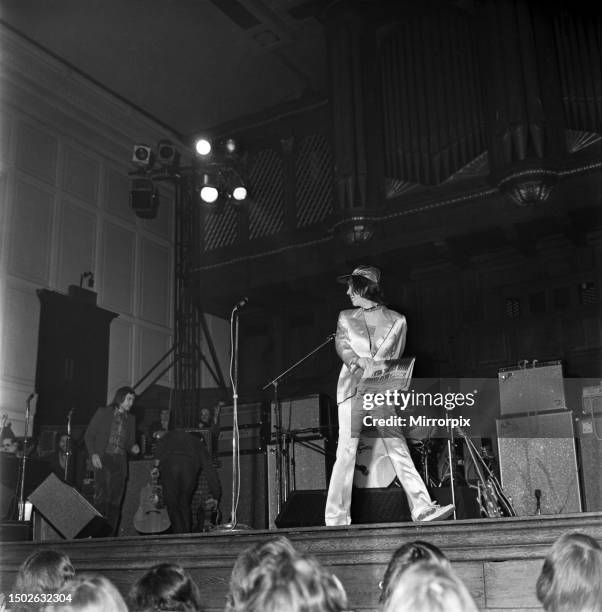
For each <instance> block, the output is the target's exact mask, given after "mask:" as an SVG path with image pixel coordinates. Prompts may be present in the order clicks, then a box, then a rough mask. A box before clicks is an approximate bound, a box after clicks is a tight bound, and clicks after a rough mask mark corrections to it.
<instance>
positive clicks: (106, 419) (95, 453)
mask: <svg viewBox="0 0 602 612" xmlns="http://www.w3.org/2000/svg"><path fill="white" fill-rule="evenodd" d="M135 398H136V395H135V393H134V390H133V389H132V388H131V387H120V388H119V389H117V392H116V393H115V397H114V398H113V401H112V402H111V403H110V404H109V405H108V406H105V407H103V408H99V409H98V410H97V411H96V413H95V414H94V416H93V417H92V420H91V421H90V424H89V425H88V429H86V434H85V436H84V440H85V442H86V448H87V449H88V453H89V455H90V460H91V461H92V466H93V467H94V505H95V506H96V509H97V510H98V511H99V512H100V513H101V514H103V515H104V516H105V518H106V519H107V521H108V522H109V524H110V525H111V527H112V529H113V534H116V533H117V526H118V525H119V515H120V514H121V502H122V500H123V492H124V490H125V479H126V476H127V453H128V452H130V453H132V454H134V455H137V454H138V453H139V452H140V448H139V447H138V445H137V444H136V438H135V436H136V421H135V419H134V417H133V415H131V414H130V409H131V407H132V405H133V403H134V399H135Z"/></svg>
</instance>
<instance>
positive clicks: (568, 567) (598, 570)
mask: <svg viewBox="0 0 602 612" xmlns="http://www.w3.org/2000/svg"><path fill="white" fill-rule="evenodd" d="M536 590H537V599H539V601H540V603H541V605H542V606H543V608H544V610H546V612H573V611H575V610H579V611H580V612H602V550H601V548H600V545H599V544H598V543H597V542H596V540H594V539H593V538H591V537H589V536H588V535H585V534H582V533H569V534H565V535H563V536H560V538H558V539H557V540H556V541H555V542H554V544H553V545H552V548H551V550H550V552H549V553H548V555H547V556H546V558H545V561H544V564H543V568H542V570H541V574H540V575H539V578H538V579H537V587H536Z"/></svg>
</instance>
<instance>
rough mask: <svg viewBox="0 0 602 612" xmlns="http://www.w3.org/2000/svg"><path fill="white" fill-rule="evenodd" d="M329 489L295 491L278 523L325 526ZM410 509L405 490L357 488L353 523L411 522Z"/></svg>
mask: <svg viewBox="0 0 602 612" xmlns="http://www.w3.org/2000/svg"><path fill="white" fill-rule="evenodd" d="M326 494H327V492H326V491H325V490H322V491H318V490H313V491H292V492H291V493H290V495H289V497H288V499H287V500H286V503H285V504H284V506H283V507H282V511H281V512H280V514H279V515H278V516H277V517H276V521H275V523H276V526H277V527H280V528H284V527H313V526H319V525H324V512H325V509H326ZM411 520H412V518H411V515H410V508H409V506H408V501H407V498H406V496H405V494H404V491H403V489H401V488H399V487H390V488H388V489H354V490H353V494H352V496H351V522H352V523H353V524H355V525H364V524H371V523H399V522H404V521H411Z"/></svg>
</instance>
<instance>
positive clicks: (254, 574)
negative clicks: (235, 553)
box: [235, 555, 347, 612]
mask: <svg viewBox="0 0 602 612" xmlns="http://www.w3.org/2000/svg"><path fill="white" fill-rule="evenodd" d="M248 584H249V586H250V587H251V588H250V589H249V590H248V591H247V592H246V593H245V596H246V597H245V598H244V599H243V600H241V601H239V602H238V604H239V605H238V606H237V607H236V608H235V610H236V611H237V612H238V611H240V612H243V611H244V612H282V611H283V610H286V612H342V611H343V610H345V609H346V608H347V596H346V595H345V591H344V589H343V587H342V585H341V583H340V582H339V581H338V579H337V578H336V577H335V576H333V575H332V574H331V573H330V572H328V571H326V570H325V569H324V568H323V567H322V566H321V565H320V564H319V563H318V561H316V560H315V559H314V558H312V557H306V556H303V555H295V556H291V557H288V558H285V559H282V561H281V562H280V563H278V564H273V565H272V564H269V563H267V564H261V565H259V566H257V567H256V568H255V569H253V570H251V572H250V574H249V578H248Z"/></svg>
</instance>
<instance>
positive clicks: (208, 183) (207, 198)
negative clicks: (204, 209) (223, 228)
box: [199, 173, 219, 204]
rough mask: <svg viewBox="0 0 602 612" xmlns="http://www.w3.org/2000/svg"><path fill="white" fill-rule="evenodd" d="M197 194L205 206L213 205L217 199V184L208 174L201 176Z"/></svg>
mask: <svg viewBox="0 0 602 612" xmlns="http://www.w3.org/2000/svg"><path fill="white" fill-rule="evenodd" d="M199 194H200V196H201V200H202V201H203V202H205V203H206V204H213V203H214V202H216V201H217V199H218V198H219V183H218V181H216V180H215V179H214V178H213V177H212V176H211V175H210V174H209V173H205V174H203V178H202V183H201V189H200V191H199Z"/></svg>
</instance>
